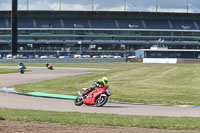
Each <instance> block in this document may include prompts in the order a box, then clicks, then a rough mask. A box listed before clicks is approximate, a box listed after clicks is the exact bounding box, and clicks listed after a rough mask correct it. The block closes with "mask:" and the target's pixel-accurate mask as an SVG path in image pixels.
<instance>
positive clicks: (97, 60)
mask: <svg viewBox="0 0 200 133" xmlns="http://www.w3.org/2000/svg"><path fill="white" fill-rule="evenodd" d="M18 62H23V63H46V62H48V63H101V62H102V63H103V62H126V58H80V59H74V58H66V59H0V63H9V64H16V63H18Z"/></svg>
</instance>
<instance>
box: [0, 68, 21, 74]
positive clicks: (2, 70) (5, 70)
mask: <svg viewBox="0 0 200 133" xmlns="http://www.w3.org/2000/svg"><path fill="white" fill-rule="evenodd" d="M17 72H18V70H16V69H6V68H1V69H0V74H7V73H17Z"/></svg>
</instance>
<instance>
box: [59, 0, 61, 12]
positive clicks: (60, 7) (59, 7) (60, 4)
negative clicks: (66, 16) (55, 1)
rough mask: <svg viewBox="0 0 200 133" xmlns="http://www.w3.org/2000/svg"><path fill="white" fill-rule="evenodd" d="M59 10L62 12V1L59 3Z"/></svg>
mask: <svg viewBox="0 0 200 133" xmlns="http://www.w3.org/2000/svg"><path fill="white" fill-rule="evenodd" d="M59 10H60V11H61V10H62V1H61V0H60V1H59Z"/></svg>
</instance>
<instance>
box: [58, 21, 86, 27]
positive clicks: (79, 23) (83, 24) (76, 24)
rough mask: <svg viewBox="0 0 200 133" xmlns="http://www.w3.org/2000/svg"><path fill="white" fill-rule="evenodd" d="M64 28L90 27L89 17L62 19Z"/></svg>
mask: <svg viewBox="0 0 200 133" xmlns="http://www.w3.org/2000/svg"><path fill="white" fill-rule="evenodd" d="M62 21H63V23H64V28H89V24H88V20H87V19H62Z"/></svg>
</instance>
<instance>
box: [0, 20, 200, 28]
mask: <svg viewBox="0 0 200 133" xmlns="http://www.w3.org/2000/svg"><path fill="white" fill-rule="evenodd" d="M6 20H8V24H6ZM169 22H170V23H171V26H170V23H169ZM8 26H9V27H10V26H11V23H10V19H6V18H0V28H8ZM18 27H19V28H113V29H116V28H120V29H179V30H181V29H182V30H198V29H199V28H200V21H198V20H196V21H193V20H158V19H147V20H141V19H61V18H56V19H55V18H48V19H47V18H35V19H34V18H20V19H19V20H18Z"/></svg>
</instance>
